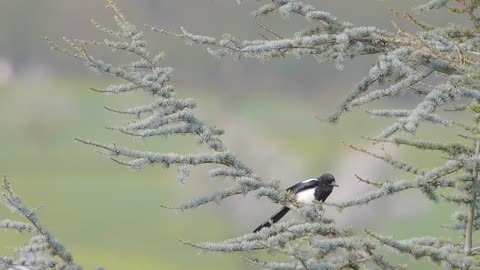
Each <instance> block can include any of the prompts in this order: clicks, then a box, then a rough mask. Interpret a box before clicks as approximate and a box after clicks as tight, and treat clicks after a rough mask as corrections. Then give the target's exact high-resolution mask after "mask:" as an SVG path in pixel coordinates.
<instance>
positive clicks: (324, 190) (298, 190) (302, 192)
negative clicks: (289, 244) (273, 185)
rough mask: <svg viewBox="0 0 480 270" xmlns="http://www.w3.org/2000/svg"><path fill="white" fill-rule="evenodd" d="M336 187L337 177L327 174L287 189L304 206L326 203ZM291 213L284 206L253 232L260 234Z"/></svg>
mask: <svg viewBox="0 0 480 270" xmlns="http://www.w3.org/2000/svg"><path fill="white" fill-rule="evenodd" d="M334 187H338V185H337V183H336V182H335V177H333V175H331V174H329V173H325V174H323V175H322V176H320V177H318V178H312V179H307V180H305V181H302V182H299V183H296V184H295V185H293V186H291V187H289V188H287V191H290V192H292V193H294V194H295V199H296V200H297V201H298V202H300V203H303V204H310V203H312V202H313V201H314V200H317V201H322V202H324V201H325V200H326V199H327V197H328V196H329V195H330V193H332V190H333V188H334ZM288 211H290V208H288V207H287V206H284V207H283V208H282V209H280V211H278V212H277V213H275V215H273V216H272V217H271V218H270V219H269V220H267V221H265V222H264V223H263V224H262V225H260V226H258V227H257V228H256V229H255V230H254V231H253V232H258V231H260V230H261V229H263V228H266V227H270V226H272V224H273V223H276V222H278V221H279V220H280V219H282V218H283V217H284V216H285V215H286V214H287V213H288Z"/></svg>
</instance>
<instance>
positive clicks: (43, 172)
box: [0, 0, 461, 270]
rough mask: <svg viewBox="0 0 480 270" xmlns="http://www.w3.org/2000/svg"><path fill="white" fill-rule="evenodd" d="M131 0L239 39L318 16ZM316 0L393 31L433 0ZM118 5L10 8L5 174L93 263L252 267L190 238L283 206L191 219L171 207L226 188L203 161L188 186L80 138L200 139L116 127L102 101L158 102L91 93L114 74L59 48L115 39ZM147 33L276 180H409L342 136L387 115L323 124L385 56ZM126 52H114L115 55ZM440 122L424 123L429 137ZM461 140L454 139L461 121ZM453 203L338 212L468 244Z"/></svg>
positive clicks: (0, 111)
mask: <svg viewBox="0 0 480 270" xmlns="http://www.w3.org/2000/svg"><path fill="white" fill-rule="evenodd" d="M118 2H119V4H120V6H121V7H123V8H124V10H125V12H126V13H127V14H128V15H129V17H130V18H131V20H132V21H133V22H135V23H136V24H137V25H139V26H141V25H143V24H144V23H149V24H154V25H156V26H158V27H159V28H166V29H170V30H176V29H178V27H179V26H185V27H186V28H187V29H188V30H190V31H192V32H200V33H204V34H209V35H215V36H220V35H221V34H222V33H224V32H229V33H232V34H234V35H236V36H238V37H240V38H246V39H256V38H259V36H258V34H257V32H259V31H261V30H260V29H259V28H258V26H257V25H256V24H255V22H256V21H260V22H261V23H262V24H265V25H267V26H269V27H271V28H273V29H275V30H276V31H278V32H280V33H282V34H285V35H289V34H291V33H292V32H294V31H296V30H300V29H301V27H302V26H305V25H306V22H304V20H303V19H301V18H296V17H292V18H290V20H287V21H285V20H282V19H280V18H279V16H272V17H269V18H265V19H254V18H252V17H249V15H248V14H249V12H250V11H252V10H253V9H254V8H255V7H256V6H257V5H258V3H257V2H256V1H250V2H247V3H245V4H244V5H241V6H237V5H236V3H235V1H234V0H231V1H219V0H218V1H217V0H199V1H186V0H176V1H157V0H138V1H126V0H123V1H122V0H119V1H118ZM310 2H311V3H312V4H314V5H316V6H317V7H319V8H320V9H324V10H327V11H331V12H332V13H333V14H335V15H337V16H338V17H340V18H341V19H346V20H349V21H351V22H353V23H355V24H366V25H376V26H379V27H382V28H388V29H391V26H390V20H392V19H395V20H398V21H400V23H401V24H405V27H407V28H408V27H409V25H408V24H406V23H404V22H403V21H401V20H400V19H398V18H395V17H394V16H393V15H392V14H391V13H390V12H389V11H388V9H389V8H394V9H397V10H409V8H410V7H412V6H414V5H416V4H419V3H421V2H422V1H410V0H409V1H376V0H362V1H352V0H350V1H347V0H342V1H339V0H337V1H333V0H331V1H310ZM104 6H105V5H104V2H103V1H98V0H83V1H60V0H44V1H27V0H16V1H1V2H0V37H1V39H0V125H1V132H0V175H6V176H7V177H8V178H9V179H10V181H12V182H13V185H14V187H15V189H16V190H17V192H18V193H20V194H21V195H22V196H23V197H24V198H25V200H26V202H27V203H28V204H29V205H30V206H41V209H40V217H41V219H42V221H43V223H44V224H45V225H46V226H47V227H49V228H50V229H51V230H52V231H53V232H54V233H55V234H56V235H57V236H58V237H59V238H60V240H61V241H62V242H63V243H64V244H65V245H66V246H67V247H68V248H69V249H70V250H71V251H72V252H73V253H74V255H75V258H76V261H77V262H78V263H80V264H82V265H84V266H85V269H92V268H93V267H96V266H104V267H106V268H107V269H145V270H147V269H191V268H193V267H195V269H212V268H215V269H249V268H250V266H248V265H245V264H244V263H243V262H242V260H241V258H240V257H239V256H238V255H235V254H234V255H212V254H206V255H205V254H201V253H199V251H198V250H195V249H192V248H191V247H188V246H185V245H182V244H180V243H179V242H178V240H179V239H186V240H190V241H194V242H200V241H217V240H222V239H226V238H229V237H235V236H238V235H241V234H243V233H245V232H248V231H251V230H252V228H254V227H255V226H256V225H257V224H258V223H259V222H261V221H263V220H264V219H265V218H266V217H268V215H269V214H270V212H271V211H273V210H274V208H275V206H274V205H272V204H271V203H270V202H269V201H268V200H260V201H259V200H257V199H256V198H250V197H249V196H247V197H246V198H236V199H233V200H230V201H228V202H226V203H225V204H224V205H222V206H216V205H212V206H208V207H203V208H201V209H197V210H193V211H188V212H185V213H182V214H177V213H175V212H174V211H170V210H166V209H164V208H161V205H172V206H173V205H175V204H178V203H181V202H184V201H187V200H189V199H191V198H194V197H195V196H199V195H201V194H208V193H210V192H211V191H212V190H213V189H217V188H218V185H220V186H223V185H224V184H226V183H223V182H222V180H216V181H217V182H213V181H211V180H209V179H208V178H207V177H206V174H205V170H204V169H197V170H194V174H193V177H192V178H191V179H190V181H189V182H188V183H187V184H185V185H182V184H180V183H178V182H177V181H176V180H175V179H176V177H175V169H169V170H168V169H164V168H147V169H146V170H145V171H141V172H133V171H130V170H128V169H126V168H124V167H121V166H119V165H117V164H115V163H113V162H111V161H109V160H106V159H104V158H102V157H101V156H99V155H97V154H96V153H94V152H93V151H92V150H93V149H92V148H90V147H88V146H85V145H81V144H79V143H76V142H74V141H73V138H75V137H82V138H89V139H94V140H97V141H100V142H118V143H124V144H127V145H131V146H135V147H137V148H142V149H152V150H158V151H167V152H168V151H179V152H187V151H197V150H199V149H201V148H197V146H196V145H195V143H194V141H193V139H192V138H180V139H154V140H146V141H142V142H139V141H133V140H132V139H131V138H128V137H126V136H121V135H119V134H117V133H115V132H112V131H109V130H106V129H104V127H105V126H108V125H115V124H118V123H121V122H122V119H121V118H118V117H117V116H115V115H113V114H112V113H109V112H107V111H105V110H104V109H103V106H110V107H120V108H122V107H128V106H132V105H136V104H141V103H142V102H143V103H145V102H148V100H149V97H148V96H144V95H142V94H141V93H138V94H135V95H127V96H125V97H121V96H103V95H99V94H97V93H94V92H92V91H89V90H88V89H89V88H90V87H94V88H101V87H102V86H105V85H108V84H110V83H111V81H109V80H108V79H109V78H105V77H100V76H97V75H95V74H92V73H89V72H88V70H87V69H86V68H85V67H83V66H82V65H81V64H79V63H77V62H76V61H75V60H74V59H71V58H68V57H66V56H64V55H60V54H57V53H55V52H51V51H50V50H49V46H48V44H47V43H46V42H45V40H44V39H43V37H44V36H46V35H48V36H49V37H50V38H51V39H54V40H61V37H62V36H64V35H65V36H70V37H78V38H88V39H93V38H103V36H102V35H101V34H100V33H98V32H97V31H96V30H95V29H94V28H93V27H92V26H91V25H90V24H89V20H90V19H91V18H95V19H97V20H98V21H100V22H102V23H106V24H111V22H112V19H111V14H110V13H109V12H108V10H107V9H105V8H104ZM445 15H446V13H444V12H442V11H440V12H435V13H430V14H429V15H428V16H429V17H428V18H425V17H424V19H428V20H429V21H430V22H432V23H436V24H439V25H442V24H445V23H447V22H449V21H455V20H456V19H454V18H450V17H447V16H445ZM460 21H461V20H460ZM147 40H148V41H149V46H150V48H153V49H152V50H165V51H166V53H167V58H166V60H165V64H166V65H172V66H173V67H175V69H176V72H175V78H174V80H173V83H174V85H176V87H177V90H178V91H179V93H180V95H181V96H185V97H193V98H195V99H196V100H197V101H198V105H199V110H198V113H199V115H200V116H201V118H202V119H204V120H205V121H206V122H208V123H210V124H212V125H216V126H218V127H220V128H224V129H225V130H226V136H225V140H226V142H227V144H228V145H229V147H230V148H231V149H232V150H233V151H235V152H237V153H238V155H239V156H240V157H242V158H243V159H244V160H245V161H246V162H247V163H248V164H249V165H250V166H252V167H254V168H255V169H256V170H257V171H258V173H259V174H260V175H261V176H263V177H264V178H265V179H278V180H279V181H281V182H282V185H284V186H285V187H288V186H289V185H291V184H292V183H294V182H297V181H299V180H302V179H306V178H311V177H316V176H318V175H320V174H322V173H323V172H325V171H330V172H332V173H333V174H334V175H336V176H337V179H338V182H339V183H340V185H341V189H339V190H337V191H336V192H335V193H334V194H333V195H332V196H331V200H340V199H348V198H353V197H354V196H356V195H358V194H360V193H362V192H364V191H366V190H368V187H365V186H364V185H361V184H358V183H357V181H356V180H355V178H354V174H356V173H358V174H360V175H362V176H364V177H371V178H372V179H392V178H394V177H403V176H405V175H401V174H398V173H396V172H393V171H392V170H390V169H389V168H388V167H387V166H386V165H384V164H383V163H381V162H378V161H375V160H372V159H369V158H368V157H366V156H364V155H360V154H357V153H354V152H353V151H351V150H349V149H348V148H346V147H345V146H344V145H343V143H342V142H344V141H345V142H348V143H354V144H358V145H368V143H367V142H365V141H362V140H361V139H360V136H372V135H375V134H377V133H378V132H379V131H381V129H382V127H385V126H386V125H387V124H388V123H389V122H388V121H384V120H381V121H372V120H371V119H370V118H369V117H367V116H365V115H364V114H361V113H354V114H350V115H347V116H346V117H345V118H344V119H343V121H341V122H340V124H338V125H335V126H331V125H328V124H326V123H324V122H322V121H319V120H318V119H317V118H316V116H318V117H319V118H322V117H325V116H326V115H327V114H328V112H330V111H332V110H334V109H335V105H336V104H338V103H339V102H340V100H341V99H342V97H343V96H344V95H345V94H346V93H347V92H348V91H349V90H350V89H351V88H352V87H353V85H354V84H355V82H356V81H358V79H359V78H361V76H362V75H363V74H364V72H365V71H366V70H367V68H368V66H370V65H371V64H372V63H374V58H368V57H366V58H362V59H358V60H354V61H353V62H350V63H346V65H345V69H344V70H343V71H337V70H335V68H334V67H333V66H331V65H324V64H318V63H316V62H315V61H314V60H313V59H286V60H285V61H275V62H272V63H259V62H257V61H253V60H242V61H240V62H234V61H232V60H231V59H220V60H218V59H215V58H213V57H211V56H209V55H208V54H207V53H206V52H205V50H204V48H201V47H196V46H193V47H189V46H184V44H183V42H182V41H179V40H173V39H170V38H166V37H161V36H159V35H157V34H155V33H150V32H148V31H147ZM112 55H114V54H106V53H105V52H103V51H102V52H101V56H103V57H104V58H106V59H111V57H112ZM100 58H102V57H100ZM413 100H414V99H413V98H412V97H406V98H405V99H404V100H400V101H398V100H397V101H395V103H390V104H388V105H389V106H394V107H405V106H406V105H404V104H405V102H411V101H413ZM392 102H394V101H392ZM382 105H383V106H385V104H382ZM363 110H364V108H362V109H360V110H358V111H359V112H361V111H363ZM439 131H440V130H438V129H435V128H425V129H423V131H422V132H420V136H425V137H428V136H432V135H433V134H436V133H437V132H439ZM442 132H443V131H442ZM449 135H451V136H455V131H451V134H449ZM387 151H389V152H391V153H392V155H394V156H397V157H400V158H402V159H409V160H413V162H414V163H415V164H416V165H417V166H419V167H422V166H426V167H429V166H433V165H434V164H436V162H438V161H439V160H440V159H439V158H438V157H437V158H434V157H433V156H431V155H428V154H422V155H419V154H417V153H414V152H409V151H404V150H402V149H398V148H396V147H391V148H390V147H387ZM252 209H253V211H252ZM453 210H454V208H453V207H451V206H447V205H443V204H440V205H435V206H434V205H433V204H432V203H431V202H429V201H426V200H425V199H424V198H423V197H422V195H420V194H419V193H416V192H407V193H406V194H402V195H399V196H395V197H394V198H392V199H391V200H381V201H379V202H374V203H372V204H370V205H369V206H368V207H360V208H356V209H347V210H345V211H343V212H342V213H337V212H335V211H334V210H333V209H329V214H330V215H331V216H333V217H335V218H336V219H337V222H338V224H339V226H353V227H354V229H356V230H359V231H360V230H361V229H363V228H364V227H368V228H372V229H374V230H376V231H378V232H381V233H386V234H392V235H394V236H395V237H398V238H400V239H401V238H407V237H414V236H418V235H422V234H433V235H443V236H445V237H451V238H453V239H457V240H461V239H460V237H461V236H460V235H454V234H450V233H449V232H448V231H446V230H444V229H442V228H441V227H440V226H438V225H439V224H446V223H448V222H449V216H450V215H451V213H452V211H453ZM4 217H7V218H12V217H13V216H11V215H10V214H9V213H8V211H6V210H5V209H0V219H3V218H4ZM26 239H28V238H27V237H26V236H24V235H18V234H16V233H12V232H5V233H2V234H0V249H1V250H0V254H3V253H7V254H8V253H9V252H10V250H9V249H8V247H12V246H15V245H17V244H19V243H21V241H25V240H26ZM389 256H392V257H394V259H395V260H396V261H397V262H402V263H409V264H411V265H412V268H411V269H437V268H439V266H435V265H434V266H431V264H428V263H425V262H424V261H420V262H414V261H413V260H411V259H410V258H409V257H407V256H394V255H391V254H390V253H389Z"/></svg>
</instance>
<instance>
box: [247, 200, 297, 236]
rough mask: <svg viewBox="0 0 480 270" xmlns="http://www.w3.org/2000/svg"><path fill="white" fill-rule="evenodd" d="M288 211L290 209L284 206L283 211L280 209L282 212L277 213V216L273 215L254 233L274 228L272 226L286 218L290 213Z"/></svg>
mask: <svg viewBox="0 0 480 270" xmlns="http://www.w3.org/2000/svg"><path fill="white" fill-rule="evenodd" d="M288 211H290V209H289V208H288V207H286V206H284V207H283V208H282V209H280V211H278V212H277V213H275V215H273V216H272V217H271V218H270V219H269V220H267V221H265V222H264V223H263V224H262V225H260V226H258V227H257V228H256V229H255V230H254V231H253V232H254V233H255V232H258V231H260V230H261V229H263V228H267V227H270V226H272V224H274V223H277V221H279V220H280V219H282V218H283V216H285V215H286V214H287V213H288Z"/></svg>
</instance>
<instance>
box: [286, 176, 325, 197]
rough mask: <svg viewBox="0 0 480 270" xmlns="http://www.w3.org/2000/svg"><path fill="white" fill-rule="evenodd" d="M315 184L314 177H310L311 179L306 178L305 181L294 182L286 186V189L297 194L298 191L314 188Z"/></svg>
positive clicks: (316, 181) (316, 182)
mask: <svg viewBox="0 0 480 270" xmlns="http://www.w3.org/2000/svg"><path fill="white" fill-rule="evenodd" d="M317 185H318V180H317V179H315V178H312V179H307V180H305V181H302V182H299V183H296V184H295V185H293V186H291V187H289V188H287V190H288V191H291V192H293V193H295V194H297V193H298V192H299V191H302V190H305V189H310V188H314V187H316V186H317Z"/></svg>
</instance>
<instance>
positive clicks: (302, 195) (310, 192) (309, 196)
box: [295, 188, 315, 204]
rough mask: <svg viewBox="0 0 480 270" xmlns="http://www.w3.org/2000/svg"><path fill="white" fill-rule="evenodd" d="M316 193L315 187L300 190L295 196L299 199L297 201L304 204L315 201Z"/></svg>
mask: <svg viewBox="0 0 480 270" xmlns="http://www.w3.org/2000/svg"><path fill="white" fill-rule="evenodd" d="M314 193H315V189H314V188H311V189H307V190H303V191H300V192H298V193H297V194H296V195H295V198H296V199H297V201H299V202H301V203H303V204H310V203H312V202H313V200H315V196H314Z"/></svg>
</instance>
